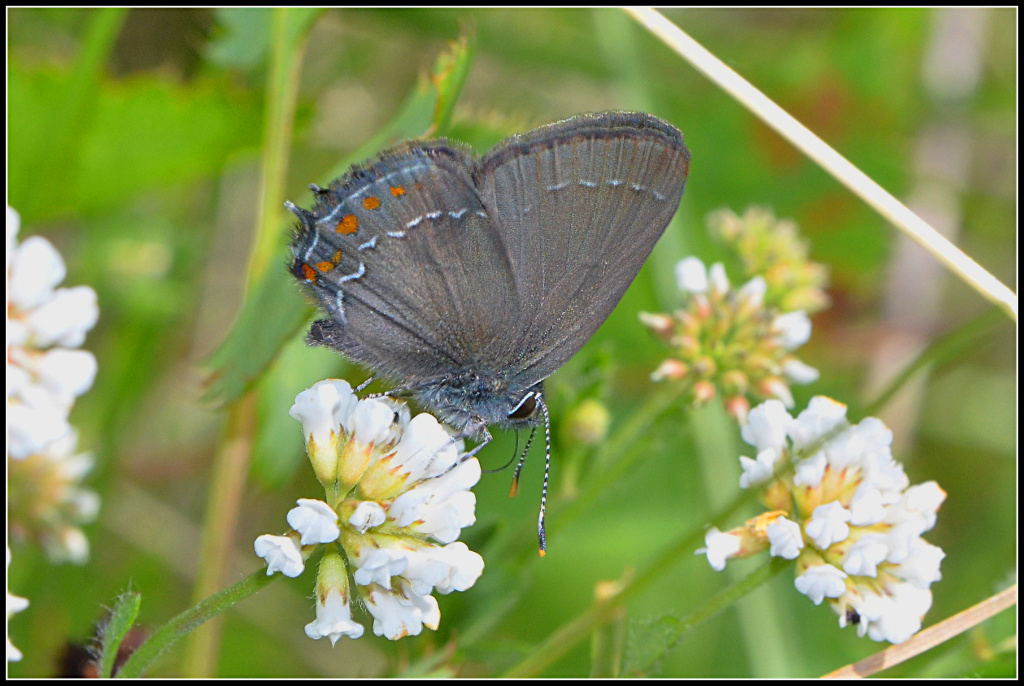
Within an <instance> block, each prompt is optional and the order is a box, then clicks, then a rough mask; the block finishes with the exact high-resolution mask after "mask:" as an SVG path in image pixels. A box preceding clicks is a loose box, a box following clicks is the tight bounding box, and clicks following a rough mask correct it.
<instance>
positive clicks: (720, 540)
mask: <svg viewBox="0 0 1024 686" xmlns="http://www.w3.org/2000/svg"><path fill="white" fill-rule="evenodd" d="M704 545H706V546H707V547H706V548H701V549H700V550H698V551H697V554H698V555H700V554H706V555H707V556H708V564H709V565H711V568H712V569H714V570H715V571H716V572H720V571H722V570H723V569H725V563H726V562H727V561H728V560H729V559H730V558H732V557H734V556H735V555H736V554H737V553H739V552H740V539H739V536H734V535H732V534H727V533H723V532H721V531H719V530H718V528H717V527H714V526H713V527H711V528H710V529H708V531H707V533H706V534H704Z"/></svg>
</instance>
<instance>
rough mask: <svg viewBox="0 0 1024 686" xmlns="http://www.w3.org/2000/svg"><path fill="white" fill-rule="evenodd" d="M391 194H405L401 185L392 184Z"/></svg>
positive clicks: (397, 196) (397, 195)
mask: <svg viewBox="0 0 1024 686" xmlns="http://www.w3.org/2000/svg"><path fill="white" fill-rule="evenodd" d="M391 195H393V196H395V197H396V198H400V197H402V196H403V195H405V188H403V187H402V186H392V187H391Z"/></svg>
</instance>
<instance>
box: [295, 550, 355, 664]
mask: <svg viewBox="0 0 1024 686" xmlns="http://www.w3.org/2000/svg"><path fill="white" fill-rule="evenodd" d="M363 631H364V628H363V625H362V624H359V623H358V622H354V621H352V607H351V605H350V604H349V591H348V569H347V568H346V567H345V561H344V560H342V559H341V556H340V555H338V553H336V552H333V551H328V552H327V553H325V554H324V557H323V559H322V560H321V561H320V568H319V570H318V571H317V578H316V620H315V621H312V622H310V623H309V624H307V625H306V635H307V636H309V637H310V638H312V639H313V640H317V639H320V638H329V639H330V640H331V645H332V646H333V645H334V644H335V643H337V642H338V639H339V638H341V637H342V636H348V637H349V638H359V637H360V636H362V635H363Z"/></svg>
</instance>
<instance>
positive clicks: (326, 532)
mask: <svg viewBox="0 0 1024 686" xmlns="http://www.w3.org/2000/svg"><path fill="white" fill-rule="evenodd" d="M298 503H299V506H298V507H296V508H295V509H293V510H290V511H289V512H288V517H287V520H288V524H290V525H291V527H292V528H293V529H295V530H296V531H298V532H299V533H300V534H302V538H301V539H300V540H301V542H302V545H315V544H317V543H330V542H332V541H336V540H338V536H340V535H341V529H339V528H338V513H337V512H335V511H334V510H333V509H331V506H330V505H328V504H327V503H325V502H324V501H322V500H311V499H309V498H299V501H298Z"/></svg>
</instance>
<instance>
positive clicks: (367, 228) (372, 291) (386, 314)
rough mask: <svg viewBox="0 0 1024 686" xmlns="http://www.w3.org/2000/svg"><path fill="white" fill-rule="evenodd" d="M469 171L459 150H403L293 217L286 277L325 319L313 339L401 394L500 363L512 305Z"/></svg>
mask: <svg viewBox="0 0 1024 686" xmlns="http://www.w3.org/2000/svg"><path fill="white" fill-rule="evenodd" d="M476 172H477V162H476V160H475V159H474V158H473V157H472V156H471V155H469V154H467V153H466V152H465V151H464V150H463V149H461V148H460V147H458V146H455V145H452V144H449V143H447V142H445V141H433V142H430V143H410V144H406V145H404V146H401V147H399V148H396V149H394V150H391V151H388V152H385V153H384V154H382V155H381V156H380V158H379V159H378V160H377V161H376V162H375V163H373V164H372V165H370V166H368V167H357V168H355V169H353V170H352V171H351V172H350V173H348V174H347V175H346V176H345V177H343V178H342V179H340V180H339V181H338V182H336V183H335V184H332V187H331V188H330V189H329V190H326V191H323V190H321V191H319V198H318V204H317V207H316V208H315V210H314V211H313V212H312V213H305V212H302V211H301V210H299V211H298V213H299V215H300V219H301V220H302V221H301V224H300V226H299V228H298V232H297V235H296V238H295V241H294V243H293V248H292V249H293V253H294V256H295V260H294V262H293V264H292V272H293V273H294V274H295V276H297V277H298V278H299V279H300V280H302V281H304V282H305V283H307V284H308V285H309V286H310V287H311V288H312V290H313V292H314V293H315V294H316V296H317V298H318V299H319V300H320V303H321V305H322V306H323V308H324V309H325V310H327V311H328V312H329V313H330V315H331V319H330V320H325V321H321V322H317V323H316V324H315V325H314V327H313V329H312V330H311V332H310V340H311V342H313V343H319V344H326V345H329V346H331V347H333V348H335V349H337V350H338V351H340V352H342V353H343V354H345V355H347V356H348V357H350V358H352V359H354V360H356V361H358V362H361V363H363V364H365V365H367V366H369V367H371V368H372V369H374V370H375V371H378V372H380V373H382V374H384V375H386V376H390V377H393V378H396V379H400V380H402V381H403V383H404V384H405V385H407V386H414V385H416V384H417V383H421V382H424V381H432V380H435V381H436V380H438V379H441V378H443V377H446V376H447V375H450V374H452V373H453V372H457V371H461V370H464V369H471V368H473V366H474V365H475V364H477V361H478V360H479V359H480V358H481V357H484V358H487V357H488V356H495V355H499V356H500V355H504V354H506V353H504V352H502V351H504V350H505V349H507V348H508V347H509V342H508V339H507V322H508V321H509V320H518V318H519V312H518V309H519V305H518V299H517V297H516V292H515V282H514V279H513V276H512V270H511V265H510V263H509V261H508V257H507V253H506V250H505V248H504V246H503V245H502V243H501V239H500V236H499V234H498V233H497V232H496V231H494V230H493V227H492V226H491V224H490V219H489V217H488V215H487V213H486V211H485V209H484V207H483V204H482V203H481V201H480V198H479V194H478V192H477V190H476V188H475V186H474V182H473V176H474V174H475V173H476Z"/></svg>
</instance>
